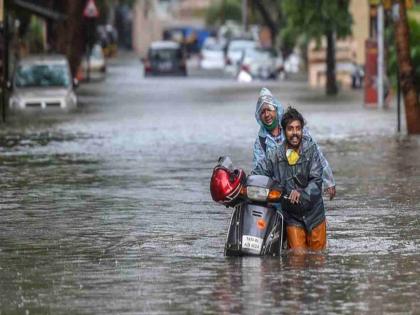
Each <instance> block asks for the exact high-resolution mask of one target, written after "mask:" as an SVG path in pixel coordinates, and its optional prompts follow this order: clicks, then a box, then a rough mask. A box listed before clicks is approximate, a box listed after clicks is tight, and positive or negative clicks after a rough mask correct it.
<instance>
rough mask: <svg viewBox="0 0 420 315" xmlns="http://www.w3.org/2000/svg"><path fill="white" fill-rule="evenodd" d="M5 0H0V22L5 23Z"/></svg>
mask: <svg viewBox="0 0 420 315" xmlns="http://www.w3.org/2000/svg"><path fill="white" fill-rule="evenodd" d="M3 2H4V1H3V0H0V23H3V10H4V5H3Z"/></svg>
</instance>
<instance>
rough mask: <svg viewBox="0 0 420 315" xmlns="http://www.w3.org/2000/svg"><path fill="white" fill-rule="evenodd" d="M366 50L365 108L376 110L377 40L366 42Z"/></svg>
mask: <svg viewBox="0 0 420 315" xmlns="http://www.w3.org/2000/svg"><path fill="white" fill-rule="evenodd" d="M365 50H366V64H365V106H366V107H373V108H376V107H377V106H378V91H377V87H378V84H377V75H378V43H377V42H376V40H373V39H368V40H366V43H365Z"/></svg>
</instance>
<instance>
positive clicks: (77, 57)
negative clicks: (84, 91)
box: [56, 1, 86, 76]
mask: <svg viewBox="0 0 420 315" xmlns="http://www.w3.org/2000/svg"><path fill="white" fill-rule="evenodd" d="M84 5H85V3H84V1H66V2H65V3H63V6H64V13H65V14H66V15H67V19H66V20H65V21H63V22H62V23H60V24H59V25H58V27H57V30H56V50H57V51H59V52H61V53H63V54H65V55H66V56H67V58H68V59H69V62H70V68H71V72H72V74H73V76H76V73H77V68H78V66H79V64H80V61H81V58H82V56H83V52H84V50H85V45H86V39H85V34H86V27H85V24H86V23H85V22H86V21H85V20H84V18H83V8H84Z"/></svg>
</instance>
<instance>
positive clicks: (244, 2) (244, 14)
mask: <svg viewBox="0 0 420 315" xmlns="http://www.w3.org/2000/svg"><path fill="white" fill-rule="evenodd" d="M242 29H243V32H244V33H246V31H247V30H248V0H242Z"/></svg>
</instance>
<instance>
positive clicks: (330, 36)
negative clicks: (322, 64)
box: [325, 31, 338, 95]
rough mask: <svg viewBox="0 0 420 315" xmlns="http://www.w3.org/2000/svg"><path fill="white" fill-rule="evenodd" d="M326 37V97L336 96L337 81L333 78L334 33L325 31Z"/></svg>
mask: <svg viewBox="0 0 420 315" xmlns="http://www.w3.org/2000/svg"><path fill="white" fill-rule="evenodd" d="M325 35H326V36H327V61H326V62H327V83H326V93H327V95H336V94H337V92H338V90H337V81H336V78H335V42H334V32H333V31H327V33H326V34H325Z"/></svg>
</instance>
